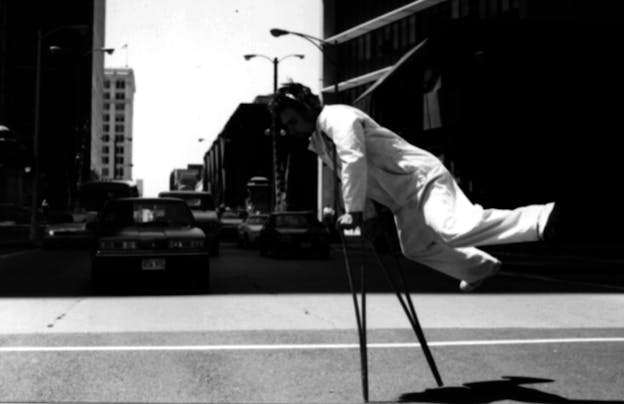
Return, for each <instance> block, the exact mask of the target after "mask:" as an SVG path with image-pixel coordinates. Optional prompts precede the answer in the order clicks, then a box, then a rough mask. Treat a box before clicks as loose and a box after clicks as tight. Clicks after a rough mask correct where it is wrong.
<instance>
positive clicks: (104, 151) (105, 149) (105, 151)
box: [102, 146, 110, 154]
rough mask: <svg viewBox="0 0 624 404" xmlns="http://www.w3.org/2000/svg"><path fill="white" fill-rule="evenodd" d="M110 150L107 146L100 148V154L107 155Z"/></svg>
mask: <svg viewBox="0 0 624 404" xmlns="http://www.w3.org/2000/svg"><path fill="white" fill-rule="evenodd" d="M109 150H110V148H109V147H108V146H103V147H102V154H108V152H109Z"/></svg>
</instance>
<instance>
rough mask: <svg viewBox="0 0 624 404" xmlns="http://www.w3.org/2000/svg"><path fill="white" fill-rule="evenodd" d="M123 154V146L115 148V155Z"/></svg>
mask: <svg viewBox="0 0 624 404" xmlns="http://www.w3.org/2000/svg"><path fill="white" fill-rule="evenodd" d="M123 152H124V148H123V146H117V147H115V153H117V154H123Z"/></svg>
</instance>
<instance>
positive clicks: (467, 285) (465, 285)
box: [459, 263, 501, 292]
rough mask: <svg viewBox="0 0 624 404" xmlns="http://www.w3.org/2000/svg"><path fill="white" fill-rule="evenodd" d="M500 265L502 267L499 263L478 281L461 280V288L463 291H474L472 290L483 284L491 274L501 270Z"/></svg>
mask: <svg viewBox="0 0 624 404" xmlns="http://www.w3.org/2000/svg"><path fill="white" fill-rule="evenodd" d="M500 267H501V264H500V263H499V264H498V265H496V267H495V268H494V269H493V270H492V272H490V273H489V274H488V275H487V276H486V277H484V278H481V279H479V280H478V281H474V282H467V281H461V282H459V290H460V291H462V292H472V291H474V290H475V289H477V288H478V287H479V286H481V284H482V283H483V282H485V280H486V279H488V278H490V277H491V276H494V275H496V273H497V272H498V271H500Z"/></svg>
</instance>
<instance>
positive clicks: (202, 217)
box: [192, 210, 219, 222]
mask: <svg viewBox="0 0 624 404" xmlns="http://www.w3.org/2000/svg"><path fill="white" fill-rule="evenodd" d="M192 212H193V217H194V218H195V221H197V222H218V221H219V218H218V217H217V212H215V211H210V210H193V211H192Z"/></svg>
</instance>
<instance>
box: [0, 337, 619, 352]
mask: <svg viewBox="0 0 624 404" xmlns="http://www.w3.org/2000/svg"><path fill="white" fill-rule="evenodd" d="M590 342H591V343H598V342H624V337H601V338H538V339H499V340H472V341H471V340H468V341H433V342H430V343H429V346H430V347H457V346H486V345H530V344H533V345H536V344H571V343H590ZM419 346H420V344H418V343H411V342H405V343H402V342H398V343H392V342H389V343H370V344H368V347H369V348H377V349H393V348H414V347H419ZM355 348H359V345H358V344H252V345H152V346H150V345H94V346H88V345H84V346H3V347H0V353H2V352H9V353H10V352H106V351H120V352H122V351H123V352H128V351H137V352H144V351H278V350H313V349H317V350H323V349H355Z"/></svg>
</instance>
